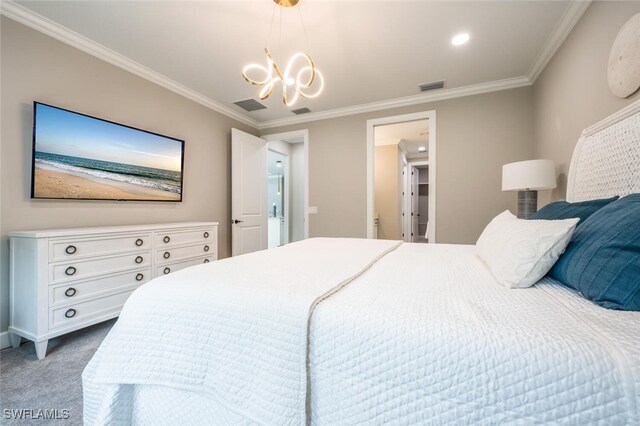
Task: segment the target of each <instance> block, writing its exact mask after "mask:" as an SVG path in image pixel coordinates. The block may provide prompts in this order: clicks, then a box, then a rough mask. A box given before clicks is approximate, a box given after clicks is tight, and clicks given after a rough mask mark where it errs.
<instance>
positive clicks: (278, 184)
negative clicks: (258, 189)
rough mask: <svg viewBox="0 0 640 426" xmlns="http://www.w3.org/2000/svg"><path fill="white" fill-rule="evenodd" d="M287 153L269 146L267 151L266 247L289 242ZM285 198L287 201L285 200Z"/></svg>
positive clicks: (278, 245)
mask: <svg viewBox="0 0 640 426" xmlns="http://www.w3.org/2000/svg"><path fill="white" fill-rule="evenodd" d="M288 172H289V155H288V154H285V153H281V152H278V151H275V150H273V149H271V148H269V150H268V152H267V199H268V204H267V205H268V207H269V214H268V216H269V219H268V220H267V235H268V237H267V240H268V246H267V247H268V248H274V247H280V246H283V245H285V244H287V243H288V242H289V232H288V230H289V214H288V213H289V212H288V210H289V209H286V210H287V211H285V205H287V204H288V200H289V191H288V190H287V189H286V188H287V185H288V184H289V173H288ZM285 200H286V201H287V202H285Z"/></svg>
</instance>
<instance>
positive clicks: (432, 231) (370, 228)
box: [367, 110, 438, 243]
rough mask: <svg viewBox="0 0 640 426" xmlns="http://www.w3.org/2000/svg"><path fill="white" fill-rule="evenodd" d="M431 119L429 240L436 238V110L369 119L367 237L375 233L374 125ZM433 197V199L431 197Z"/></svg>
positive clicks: (433, 240) (432, 240) (371, 236)
mask: <svg viewBox="0 0 640 426" xmlns="http://www.w3.org/2000/svg"><path fill="white" fill-rule="evenodd" d="M424 119H427V120H429V242H433V243H435V242H436V241H437V240H436V202H437V198H436V190H437V188H438V185H437V180H436V163H437V161H436V127H437V125H436V111H435V110H431V111H422V112H414V113H412V114H402V115H394V116H390V117H382V118H375V119H372V120H367V238H373V235H374V223H373V215H374V213H375V212H374V200H375V178H374V160H375V158H374V155H375V153H374V151H375V139H374V127H375V126H382V125H385V124H395V123H404V122H407V121H416V120H424ZM431 197H433V200H432V199H431Z"/></svg>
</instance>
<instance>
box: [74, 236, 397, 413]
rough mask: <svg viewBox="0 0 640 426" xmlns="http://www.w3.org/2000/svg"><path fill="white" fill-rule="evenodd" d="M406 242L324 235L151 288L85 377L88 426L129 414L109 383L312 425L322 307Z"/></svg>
mask: <svg viewBox="0 0 640 426" xmlns="http://www.w3.org/2000/svg"><path fill="white" fill-rule="evenodd" d="M399 244H400V242H398V241H373V242H372V241H367V240H361V239H326V238H317V239H312V240H308V241H305V242H303V243H299V244H290V245H287V246H285V247H281V248H278V249H273V250H267V251H263V252H258V253H252V254H248V255H245V256H239V257H236V258H232V259H226V260H224V261H220V262H213V263H211V264H208V265H201V266H198V267H193V268H188V269H186V270H184V271H179V272H177V273H174V274H171V275H167V276H163V277H161V278H157V279H155V280H153V281H151V282H150V283H148V284H146V285H144V286H142V287H141V288H140V289H138V290H137V291H135V292H134V294H133V295H131V297H130V298H129V300H128V301H127V303H126V305H125V307H124V309H123V311H122V313H121V315H120V319H119V320H118V322H117V323H116V325H115V326H114V327H113V329H112V330H111V332H110V333H109V335H108V336H107V337H106V339H105V340H104V342H103V343H102V345H101V346H100V348H99V349H98V352H97V353H96V355H95V356H94V358H93V359H92V360H91V362H90V363H89V366H88V367H87V369H86V370H85V372H84V373H83V386H84V387H85V407H84V414H85V424H108V423H114V422H116V421H117V420H119V419H126V418H127V414H126V413H125V414H122V411H121V409H120V408H119V407H118V404H119V403H120V401H119V400H118V399H117V398H115V399H110V398H108V397H106V396H105V397H104V398H103V397H101V396H100V392H99V391H97V392H93V391H92V390H91V387H92V386H94V385H101V384H102V385H105V384H115V385H120V384H136V385H140V384H146V385H163V386H167V387H170V388H175V389H182V390H188V391H192V392H200V393H204V394H207V395H209V396H210V397H211V398H214V399H216V400H217V402H218V403H219V404H221V405H222V406H224V407H226V409H227V410H229V411H230V412H232V413H235V414H238V415H240V416H242V417H244V418H246V419H249V420H252V421H254V422H257V423H265V424H278V425H285V424H304V423H305V405H306V395H307V369H306V359H307V346H308V345H307V337H308V335H307V331H308V319H309V316H310V313H311V311H312V309H313V307H314V306H315V304H316V303H317V302H318V301H320V300H321V299H322V298H324V297H327V296H328V295H330V294H331V293H332V292H335V291H337V290H339V289H340V288H341V287H342V286H344V285H346V284H348V283H349V282H350V281H351V280H353V279H355V278H356V277H357V276H358V275H359V274H361V273H363V272H364V271H365V270H366V269H367V268H368V267H369V266H371V265H372V264H373V263H374V262H375V261H376V260H377V259H378V258H379V257H381V256H384V255H385V254H386V253H387V252H389V251H391V250H393V249H395V248H396V247H398V245H399ZM124 393H126V392H124ZM124 393H123V395H124ZM123 423H126V421H123Z"/></svg>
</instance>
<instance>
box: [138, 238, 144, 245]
mask: <svg viewBox="0 0 640 426" xmlns="http://www.w3.org/2000/svg"><path fill="white" fill-rule="evenodd" d="M143 244H144V241H142V239H140V238H138V239H137V240H136V245H137V246H138V247H140V246H141V245H143Z"/></svg>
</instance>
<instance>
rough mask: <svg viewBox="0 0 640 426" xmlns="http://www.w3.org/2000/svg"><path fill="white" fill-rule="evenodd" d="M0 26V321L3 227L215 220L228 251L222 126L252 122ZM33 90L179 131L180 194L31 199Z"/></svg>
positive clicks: (123, 119)
mask: <svg viewBox="0 0 640 426" xmlns="http://www.w3.org/2000/svg"><path fill="white" fill-rule="evenodd" d="M0 27H1V50H0V55H1V57H2V63H1V69H0V71H1V83H0V84H1V88H0V89H1V93H2V99H1V107H2V116H1V119H2V131H1V137H2V139H1V147H0V154H1V155H0V158H1V160H0V162H1V170H2V174H1V179H2V182H1V197H0V206H1V210H0V233H1V240H0V243H1V244H0V248H1V262H0V269H1V271H0V299H1V301H2V302H1V305H0V310H1V311H2V312H1V316H0V330H6V329H7V325H8V241H7V233H8V232H10V231H18V230H27V229H47V228H67V227H78V226H106V225H120V224H142V223H161V222H181V221H219V222H220V234H219V237H220V240H219V245H220V256H221V257H226V256H228V255H229V254H230V251H231V247H230V245H231V243H230V235H229V233H230V225H229V217H230V203H231V201H230V200H231V195H230V178H231V171H230V164H231V161H230V156H231V151H230V137H231V136H230V132H231V128H232V127H236V128H239V129H242V130H244V131H247V132H250V133H253V134H255V133H256V130H255V129H253V128H250V127H248V126H246V125H243V124H241V123H239V122H237V121H235V120H232V119H230V118H227V117H226V116H223V115H221V114H218V113H216V112H214V111H212V110H210V109H208V108H205V107H204V106H201V105H199V104H196V103H194V102H192V101H189V100H187V99H185V98H183V97H181V96H179V95H177V94H175V93H173V92H170V91H168V90H166V89H163V88H161V87H159V86H157V85H155V84H153V83H150V82H149V81H147V80H144V79H142V78H139V77H137V76H135V75H133V74H131V73H128V72H126V71H123V70H121V69H119V68H117V67H115V66H113V65H110V64H108V63H106V62H103V61H101V60H99V59H97V58H95V57H93V56H90V55H88V54H86V53H83V52H81V51H79V50H77V49H75V48H72V47H70V46H68V45H66V44H63V43H61V42H58V41H56V40H54V39H52V38H50V37H47V36H45V35H43V34H41V33H39V32H37V31H34V30H32V29H29V28H27V27H25V26H23V25H21V24H18V23H16V22H14V21H12V20H10V19H8V18H6V17H2V21H1V23H0ZM34 100H37V101H41V102H45V103H50V104H53V105H56V106H61V107H66V108H69V109H72V110H75V111H80V112H83V113H86V114H90V115H94V116H98V117H101V118H107V119H110V120H113V121H116V122H120V123H124V124H128V125H131V126H134V127H138V128H142V129H145V130H150V131H153V132H157V133H161V134H166V135H169V136H173V137H177V138H180V139H184V140H185V141H186V143H185V175H184V202H182V203H140V202H126V203H117V202H95V201H93V202H92V201H84V202H75V201H45V200H38V201H32V200H30V198H29V190H30V188H29V185H30V174H31V126H32V102H33V101H34Z"/></svg>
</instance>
